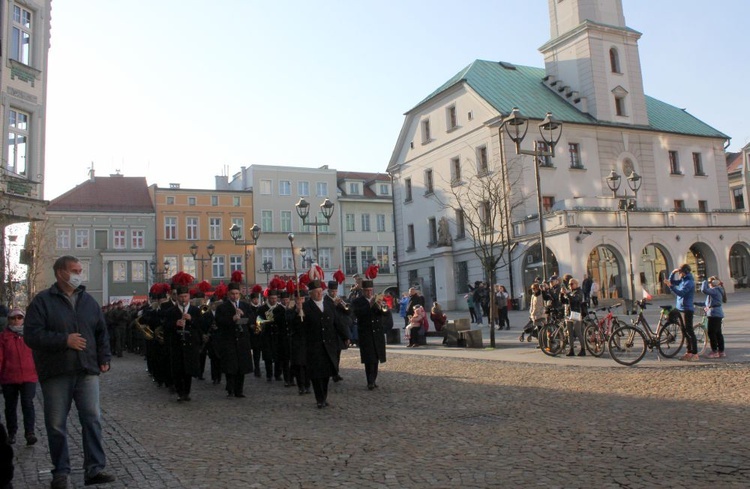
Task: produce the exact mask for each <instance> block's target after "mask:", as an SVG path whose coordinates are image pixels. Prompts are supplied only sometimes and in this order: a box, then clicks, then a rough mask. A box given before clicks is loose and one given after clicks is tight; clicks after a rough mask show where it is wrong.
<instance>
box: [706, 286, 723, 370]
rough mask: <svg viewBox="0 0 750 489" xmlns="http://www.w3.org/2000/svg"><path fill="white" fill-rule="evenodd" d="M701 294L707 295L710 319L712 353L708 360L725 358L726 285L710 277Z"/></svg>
mask: <svg viewBox="0 0 750 489" xmlns="http://www.w3.org/2000/svg"><path fill="white" fill-rule="evenodd" d="M701 292H703V293H704V294H706V306H705V311H706V316H707V317H708V339H709V341H710V342H711V353H709V354H708V358H724V357H726V356H727V355H726V353H724V334H723V333H722V332H721V323H722V321H723V320H724V309H723V308H722V302H723V301H724V297H725V295H724V283H723V282H722V281H721V280H719V279H718V278H716V277H710V278H709V279H708V280H704V281H703V283H702V284H701Z"/></svg>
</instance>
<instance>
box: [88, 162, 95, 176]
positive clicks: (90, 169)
mask: <svg viewBox="0 0 750 489" xmlns="http://www.w3.org/2000/svg"><path fill="white" fill-rule="evenodd" d="M89 179H90V180H93V179H94V162H93V161H92V162H91V168H89Z"/></svg>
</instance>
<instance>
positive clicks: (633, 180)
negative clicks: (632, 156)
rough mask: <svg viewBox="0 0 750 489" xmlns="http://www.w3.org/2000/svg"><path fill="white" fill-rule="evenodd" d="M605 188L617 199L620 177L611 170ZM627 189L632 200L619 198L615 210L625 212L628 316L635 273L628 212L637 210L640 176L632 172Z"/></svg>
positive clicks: (632, 303) (633, 290) (624, 197)
mask: <svg viewBox="0 0 750 489" xmlns="http://www.w3.org/2000/svg"><path fill="white" fill-rule="evenodd" d="M606 181H607V187H609V189H610V190H611V191H612V197H614V198H618V195H617V191H618V190H619V189H620V184H621V183H622V179H621V177H620V175H619V174H618V173H617V172H616V171H615V170H612V171H611V172H610V173H609V176H608V177H607V179H606ZM627 181H628V187H630V190H631V191H632V192H633V199H630V198H628V196H627V195H623V196H622V197H620V200H619V202H618V205H617V208H618V209H619V210H621V211H625V232H626V234H627V241H628V262H629V266H630V311H629V313H630V314H635V271H634V270H633V249H632V246H631V244H630V240H631V238H630V211H632V210H635V209H636V208H637V200H638V190H639V189H640V188H641V183H642V181H641V176H640V175H638V174H637V173H636V172H632V173H631V174H630V175H628V177H627Z"/></svg>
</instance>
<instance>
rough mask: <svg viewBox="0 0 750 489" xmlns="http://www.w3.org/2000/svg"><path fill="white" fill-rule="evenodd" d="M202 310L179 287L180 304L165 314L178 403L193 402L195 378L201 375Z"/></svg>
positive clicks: (165, 332) (185, 290) (166, 334)
mask: <svg viewBox="0 0 750 489" xmlns="http://www.w3.org/2000/svg"><path fill="white" fill-rule="evenodd" d="M200 315H201V311H200V309H198V308H197V307H196V306H193V305H191V304H190V290H189V289H188V287H187V286H185V285H179V286H177V304H176V305H174V306H172V307H171V308H170V309H169V310H168V311H166V312H165V321H164V343H165V344H166V345H167V348H169V358H170V366H171V368H172V378H173V379H174V386H175V390H176V391H177V400H178V401H189V400H190V387H191V385H192V382H193V377H195V376H198V374H199V373H200V350H201V347H202V346H203V335H202V331H201V325H200Z"/></svg>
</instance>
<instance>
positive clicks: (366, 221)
mask: <svg viewBox="0 0 750 489" xmlns="http://www.w3.org/2000/svg"><path fill="white" fill-rule="evenodd" d="M362 232H367V233H369V232H370V214H362Z"/></svg>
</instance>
